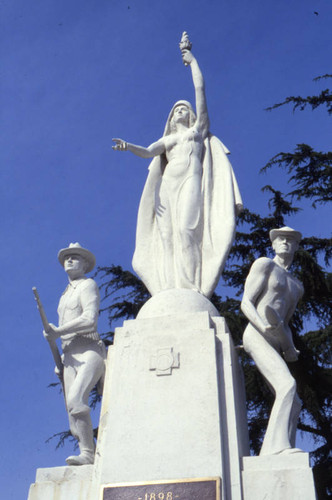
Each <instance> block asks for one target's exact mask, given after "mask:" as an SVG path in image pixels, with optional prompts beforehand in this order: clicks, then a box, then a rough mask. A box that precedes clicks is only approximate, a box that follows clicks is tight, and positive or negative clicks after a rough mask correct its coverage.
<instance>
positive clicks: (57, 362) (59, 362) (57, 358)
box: [32, 286, 63, 388]
mask: <svg viewBox="0 0 332 500" xmlns="http://www.w3.org/2000/svg"><path fill="white" fill-rule="evenodd" d="M32 291H33V294H34V296H35V299H36V302H37V308H38V311H39V314H40V318H41V320H42V323H43V327H44V330H45V332H46V333H47V332H48V331H49V329H50V324H49V322H48V321H47V317H46V314H45V311H44V308H43V305H42V303H41V301H40V297H39V294H38V292H37V288H36V287H35V286H34V287H33V288H32ZM47 341H48V343H49V346H50V349H51V351H52V355H53V359H54V362H55V366H56V367H57V369H58V372H59V374H58V377H59V379H60V381H61V384H62V388H63V363H62V360H61V356H60V353H59V349H58V346H57V345H56V341H55V340H54V339H51V338H48V339H47Z"/></svg>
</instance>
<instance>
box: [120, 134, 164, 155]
mask: <svg viewBox="0 0 332 500" xmlns="http://www.w3.org/2000/svg"><path fill="white" fill-rule="evenodd" d="M112 141H114V142H115V145H114V146H112V149H114V150H115V151H131V152H132V153H134V154H135V155H136V156H140V157H141V158H153V157H154V156H158V155H161V154H162V153H164V152H165V141H164V139H163V138H161V139H159V141H156V142H153V143H152V144H150V146H148V147H147V148H145V147H144V146H136V145H135V144H131V143H130V142H126V141H124V140H123V139H116V138H114V139H112Z"/></svg>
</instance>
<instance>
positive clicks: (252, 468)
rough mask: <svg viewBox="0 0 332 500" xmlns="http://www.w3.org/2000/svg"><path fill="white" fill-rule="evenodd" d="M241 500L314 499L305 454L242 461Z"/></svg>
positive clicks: (311, 478)
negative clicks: (242, 497) (242, 499)
mask: <svg viewBox="0 0 332 500" xmlns="http://www.w3.org/2000/svg"><path fill="white" fill-rule="evenodd" d="M242 474H243V492H244V500H296V499H299V500H300V499H301V500H315V498H316V493H315V486H314V480H313V474H312V470H311V468H310V466H309V454H308V453H294V454H290V455H285V454H283V455H270V456H261V457H244V458H243V473H242Z"/></svg>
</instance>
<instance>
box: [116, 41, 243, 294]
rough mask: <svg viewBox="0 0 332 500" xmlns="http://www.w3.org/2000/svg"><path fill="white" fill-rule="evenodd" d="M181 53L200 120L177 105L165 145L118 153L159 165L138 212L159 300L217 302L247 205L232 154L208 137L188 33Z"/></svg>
mask: <svg viewBox="0 0 332 500" xmlns="http://www.w3.org/2000/svg"><path fill="white" fill-rule="evenodd" d="M180 48H181V53H182V59H183V62H184V64H185V65H186V66H190V68H191V73H192V79H193V84H194V88H195V97H196V113H195V111H194V109H193V107H192V106H191V104H190V103H189V102H187V101H184V100H181V101H178V102H176V103H175V104H174V106H173V108H172V109H171V112H170V114H169V116H168V119H167V122H166V126H165V130H164V134H163V136H162V137H161V138H160V139H159V140H158V141H156V142H154V143H153V144H151V145H150V146H148V147H147V148H145V147H142V146H137V145H134V144H131V143H129V142H126V141H124V140H122V139H113V141H114V142H115V145H114V146H113V149H115V150H118V151H127V150H128V151H131V152H132V153H134V154H135V155H137V156H140V157H142V158H153V160H152V162H151V164H150V166H149V175H148V178H147V181H146V184H145V187H144V191H143V194H142V198H141V202H140V207H139V212H138V220H137V232H136V248H135V253H134V257H133V268H134V270H135V271H136V272H137V274H138V275H139V276H140V278H141V279H142V280H143V282H144V283H145V285H146V287H147V288H148V289H149V291H150V293H151V294H152V295H154V294H156V293H158V292H159V291H162V290H167V289H172V288H186V289H192V290H196V291H197V292H200V293H202V294H203V295H205V296H206V297H210V296H211V295H212V293H213V291H214V289H215V287H216V285H217V283H218V280H219V277H220V274H221V272H222V270H223V268H224V265H225V261H226V259H227V256H228V254H229V251H230V248H231V245H232V242H233V239H234V234H235V220H236V214H237V213H238V212H239V211H240V210H241V208H242V200H241V196H240V193H239V190H238V186H237V183H236V179H235V176H234V173H233V169H232V166H231V164H230V162H229V160H228V158H227V156H228V154H229V151H228V149H227V148H226V147H225V146H224V145H223V144H222V142H221V141H219V139H217V138H216V137H215V136H213V135H212V134H211V133H210V132H209V127H210V122H209V116H208V110H207V104H206V97H205V88H204V87H205V85H204V79H203V75H202V73H201V70H200V68H199V66H198V63H197V60H196V59H195V57H194V55H193V53H192V52H191V44H190V42H189V40H188V36H187V34H186V33H184V34H183V37H182V40H181V43H180Z"/></svg>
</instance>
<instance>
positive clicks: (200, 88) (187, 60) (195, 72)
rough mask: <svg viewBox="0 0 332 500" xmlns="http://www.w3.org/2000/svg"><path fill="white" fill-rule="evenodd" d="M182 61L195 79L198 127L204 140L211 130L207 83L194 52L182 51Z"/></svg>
mask: <svg viewBox="0 0 332 500" xmlns="http://www.w3.org/2000/svg"><path fill="white" fill-rule="evenodd" d="M181 53H182V60H183V62H184V64H185V65H186V66H189V65H190V68H191V74H192V79H193V84H194V88H195V97H196V113H197V121H196V126H197V127H198V129H199V130H200V132H201V133H202V134H203V139H205V137H206V136H207V134H208V132H209V128H210V121H209V115H208V110H207V104H206V96H205V83H204V78H203V75H202V72H201V70H200V67H199V66H198V62H197V60H196V59H195V57H194V55H193V54H192V52H191V51H190V50H188V49H182V50H181Z"/></svg>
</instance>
